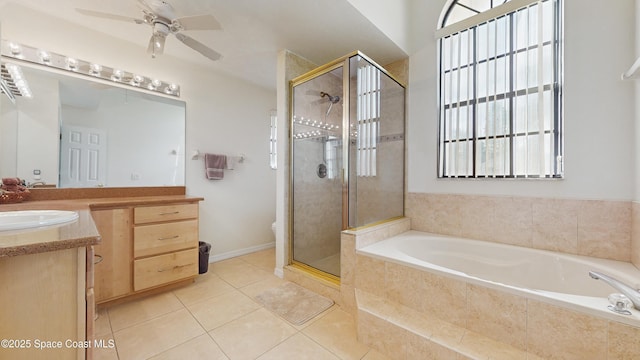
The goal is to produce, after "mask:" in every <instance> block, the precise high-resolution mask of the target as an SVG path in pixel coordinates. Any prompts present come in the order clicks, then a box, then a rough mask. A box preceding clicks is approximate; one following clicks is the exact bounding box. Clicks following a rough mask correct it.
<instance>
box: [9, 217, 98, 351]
mask: <svg viewBox="0 0 640 360" xmlns="http://www.w3.org/2000/svg"><path fill="white" fill-rule="evenodd" d="M2 210H4V209H2ZM78 215H79V217H78V219H77V220H76V221H74V222H71V223H65V224H61V225H54V226H47V227H42V228H34V229H24V230H11V231H2V232H0V288H1V289H2V290H1V291H0V319H2V321H0V339H1V340H2V344H1V347H0V358H3V359H85V358H91V355H90V353H91V351H92V350H91V348H90V347H89V344H92V343H91V341H93V317H94V308H95V307H94V293H93V262H92V261H91V259H93V248H92V246H93V245H94V244H97V243H98V242H99V240H100V236H99V234H98V232H97V230H96V227H95V225H94V223H93V220H92V219H91V214H90V212H89V211H88V210H79V211H78Z"/></svg>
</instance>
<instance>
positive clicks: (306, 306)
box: [256, 283, 333, 325]
mask: <svg viewBox="0 0 640 360" xmlns="http://www.w3.org/2000/svg"><path fill="white" fill-rule="evenodd" d="M256 300H258V302H260V303H261V304H262V305H264V307H265V308H267V309H268V310H270V311H272V312H274V313H276V314H278V315H280V316H281V317H282V318H283V319H285V320H287V321H288V322H290V323H292V324H293V325H302V324H304V323H305V322H307V321H309V320H310V319H313V318H314V317H315V316H316V315H318V314H320V313H321V312H323V311H325V310H327V309H328V308H330V307H331V305H333V300H331V299H327V298H326V297H324V296H321V295H318V294H316V293H314V292H312V291H309V290H307V289H305V288H303V287H302V286H299V285H296V284H294V283H286V284H283V285H280V286H278V287H275V288H271V289H269V290H266V291H264V292H262V293H260V294H258V295H257V296H256Z"/></svg>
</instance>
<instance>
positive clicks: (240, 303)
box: [187, 290, 260, 331]
mask: <svg viewBox="0 0 640 360" xmlns="http://www.w3.org/2000/svg"><path fill="white" fill-rule="evenodd" d="M187 308H188V309H189V311H191V313H192V314H193V316H194V317H195V318H196V319H197V320H198V322H199V323H200V324H202V327H204V329H205V330H207V331H210V330H213V329H215V328H217V327H218V326H220V325H224V324H226V323H228V322H229V321H232V320H235V319H237V318H239V317H241V316H243V315H246V314H248V313H250V312H252V311H254V310H256V309H258V308H260V305H259V304H258V303H256V302H255V301H253V300H251V299H250V298H249V297H248V296H246V295H245V294H243V293H241V292H240V291H238V290H233V291H232V292H228V293H225V294H222V295H220V296H216V297H213V298H210V299H206V300H203V301H200V302H197V303H195V304H192V305H189V306H187Z"/></svg>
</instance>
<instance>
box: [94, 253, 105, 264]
mask: <svg viewBox="0 0 640 360" xmlns="http://www.w3.org/2000/svg"><path fill="white" fill-rule="evenodd" d="M102 260H104V258H103V257H102V255H98V254H94V255H93V263H94V264H100V263H101V262H102Z"/></svg>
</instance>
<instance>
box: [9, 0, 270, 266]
mask: <svg viewBox="0 0 640 360" xmlns="http://www.w3.org/2000/svg"><path fill="white" fill-rule="evenodd" d="M0 21H1V22H2V35H3V37H4V38H6V39H11V40H13V41H16V42H20V43H24V44H27V45H30V46H35V47H42V48H45V49H48V50H50V51H54V52H58V53H62V54H67V55H69V56H74V57H76V58H79V59H83V60H88V61H94V62H99V63H102V64H104V65H106V66H110V67H114V68H123V69H126V70H128V71H131V72H135V73H140V74H145V75H147V76H151V77H156V78H159V79H162V80H165V81H168V82H176V83H178V84H180V85H181V99H182V100H184V101H185V102H186V104H187V108H186V120H187V124H186V127H187V129H186V150H187V155H188V154H189V153H190V152H191V151H192V150H195V149H199V150H200V151H201V152H215V153H225V154H229V155H235V154H239V153H244V154H245V155H246V160H245V162H244V163H243V164H239V165H238V166H237V167H236V170H233V171H227V172H226V173H225V179H224V180H221V181H208V180H206V179H205V177H204V165H203V162H202V160H197V161H196V160H190V158H188V159H187V161H186V185H187V193H188V194H189V195H193V196H202V197H204V198H205V200H204V202H202V203H201V205H200V215H201V221H200V237H201V240H203V241H207V242H210V243H212V244H213V247H212V250H211V251H212V255H213V256H218V257H221V256H222V257H224V256H229V255H235V254H238V253H242V252H244V251H248V250H252V249H256V248H261V247H265V246H270V245H271V244H273V242H274V238H273V234H272V232H271V223H272V222H273V220H274V219H275V172H274V171H272V170H271V169H270V168H269V151H268V149H269V116H270V110H271V109H274V108H275V105H276V94H275V91H274V90H271V89H264V88H260V87H257V86H255V85H253V84H249V83H247V82H245V81H243V80H240V79H237V78H234V77H230V76H228V75H225V74H222V73H219V72H216V71H215V70H212V69H211V68H204V67H200V66H197V65H193V64H187V63H184V62H182V61H178V60H177V59H174V58H171V57H169V56H161V57H158V58H156V59H151V58H150V57H149V56H147V54H146V44H131V43H127V42H122V41H118V40H116V39H114V38H111V37H109V36H107V35H105V34H102V33H97V32H93V31H91V30H90V29H86V28H79V27H77V26H75V25H73V24H70V23H66V22H63V21H60V20H57V19H54V18H50V17H48V16H46V15H45V14H41V13H37V12H33V11H30V10H26V9H24V8H23V7H20V6H18V5H15V4H8V5H6V6H5V7H3V8H0ZM171 40H174V39H169V40H168V41H167V46H181V45H180V44H179V42H177V41H171ZM185 51H191V50H189V49H188V48H185Z"/></svg>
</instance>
